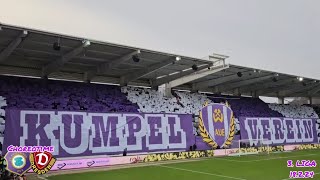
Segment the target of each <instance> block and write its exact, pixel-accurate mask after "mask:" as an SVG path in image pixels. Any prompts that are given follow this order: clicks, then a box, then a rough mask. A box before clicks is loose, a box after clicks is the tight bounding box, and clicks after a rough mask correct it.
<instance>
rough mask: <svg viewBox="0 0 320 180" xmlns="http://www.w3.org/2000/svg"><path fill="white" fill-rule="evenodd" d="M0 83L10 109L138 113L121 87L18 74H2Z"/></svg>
mask: <svg viewBox="0 0 320 180" xmlns="http://www.w3.org/2000/svg"><path fill="white" fill-rule="evenodd" d="M0 83H1V87H0V95H1V96H3V97H5V98H6V100H7V107H9V108H23V109H37V110H43V109H46V110H73V111H74V110H88V111H94V112H137V108H138V106H137V105H136V104H132V103H131V102H130V101H128V100H127V98H126V96H125V95H124V94H122V93H121V91H120V87H118V86H106V85H97V84H84V83H75V82H62V81H53V80H48V81H43V80H39V79H27V78H17V77H1V78H0Z"/></svg>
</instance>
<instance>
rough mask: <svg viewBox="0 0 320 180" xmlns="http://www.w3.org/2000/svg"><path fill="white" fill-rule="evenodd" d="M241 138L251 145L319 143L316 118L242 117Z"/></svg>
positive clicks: (240, 119)
mask: <svg viewBox="0 0 320 180" xmlns="http://www.w3.org/2000/svg"><path fill="white" fill-rule="evenodd" d="M239 121H240V129H241V130H240V133H241V139H248V142H249V143H250V146H253V145H257V144H258V143H259V142H260V141H259V140H261V139H264V140H266V141H264V143H265V144H269V145H283V144H305V143H309V144H310V143H317V142H318V137H317V131H316V119H311V118H310V119H307V118H305V119H301V118H252V117H240V118H239Z"/></svg>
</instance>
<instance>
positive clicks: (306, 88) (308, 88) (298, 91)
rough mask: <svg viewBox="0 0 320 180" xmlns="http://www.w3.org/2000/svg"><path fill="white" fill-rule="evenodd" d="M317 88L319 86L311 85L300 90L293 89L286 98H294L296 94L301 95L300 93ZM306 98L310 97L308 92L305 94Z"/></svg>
mask: <svg viewBox="0 0 320 180" xmlns="http://www.w3.org/2000/svg"><path fill="white" fill-rule="evenodd" d="M315 86H317V85H315V84H309V85H307V86H303V87H300V88H296V89H292V90H290V92H289V93H286V94H285V96H286V97H292V96H295V94H299V93H300V92H303V91H308V90H310V89H312V88H314V87H315ZM305 96H308V93H307V92H306V93H305Z"/></svg>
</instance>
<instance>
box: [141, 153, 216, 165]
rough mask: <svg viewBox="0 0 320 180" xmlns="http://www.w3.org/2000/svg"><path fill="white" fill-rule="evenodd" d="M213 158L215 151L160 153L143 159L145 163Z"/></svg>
mask: <svg viewBox="0 0 320 180" xmlns="http://www.w3.org/2000/svg"><path fill="white" fill-rule="evenodd" d="M213 156H214V150H205V151H188V152H172V153H158V154H150V155H147V156H146V157H145V158H144V159H143V162H155V161H169V160H178V159H193V158H201V157H213Z"/></svg>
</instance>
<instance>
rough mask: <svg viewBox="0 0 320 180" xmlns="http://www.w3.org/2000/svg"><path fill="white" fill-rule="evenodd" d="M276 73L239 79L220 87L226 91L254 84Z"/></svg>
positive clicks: (221, 90)
mask: <svg viewBox="0 0 320 180" xmlns="http://www.w3.org/2000/svg"><path fill="white" fill-rule="evenodd" d="M273 76H274V75H268V76H263V77H257V78H253V79H247V80H244V81H239V82H235V83H231V84H229V85H226V86H223V87H219V90H220V92H226V91H229V90H232V89H234V88H239V87H241V86H247V85H250V84H254V83H257V82H261V81H264V80H267V79H270V78H272V77H273Z"/></svg>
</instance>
